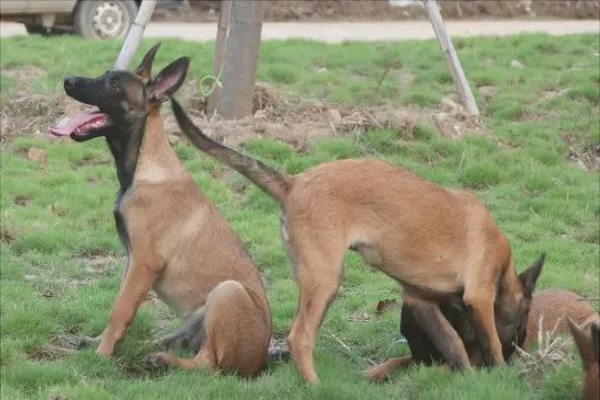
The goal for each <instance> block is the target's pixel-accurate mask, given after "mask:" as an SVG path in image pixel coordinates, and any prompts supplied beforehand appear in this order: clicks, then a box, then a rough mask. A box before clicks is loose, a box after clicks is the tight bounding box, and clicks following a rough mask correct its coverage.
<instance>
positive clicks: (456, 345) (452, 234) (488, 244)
mask: <svg viewBox="0 0 600 400" xmlns="http://www.w3.org/2000/svg"><path fill="white" fill-rule="evenodd" d="M173 110H174V112H175V116H176V118H177V122H178V123H179V126H180V127H181V129H182V131H183V132H184V133H185V134H186V135H187V136H188V137H189V138H190V140H191V141H192V143H193V144H194V145H195V146H197V147H198V148H200V149H201V150H203V151H205V152H207V153H208V154H210V155H211V156H213V157H215V158H217V159H219V160H221V161H222V162H224V163H225V164H227V165H229V166H231V167H233V168H235V169H236V170H237V171H239V172H241V173H242V174H244V175H245V176H246V177H248V178H249V179H250V180H251V181H253V182H254V183H255V184H257V185H258V186H259V187H261V188H262V189H263V190H265V191H266V192H267V193H268V194H270V195H271V196H273V197H274V198H275V199H277V200H278V201H279V202H280V203H281V208H282V210H283V213H284V215H283V218H282V236H283V240H284V241H285V243H286V245H287V248H288V250H289V253H290V256H291V258H292V260H293V262H294V264H295V272H296V280H297V282H298V285H299V289H300V298H299V304H298V310H297V313H296V317H295V321H294V324H293V327H292V330H291V332H290V334H289V336H288V344H289V347H290V352H291V354H292V357H293V359H294V361H295V363H296V366H297V368H298V371H299V373H300V375H301V376H302V377H303V378H304V379H306V381H308V382H309V383H317V382H318V380H319V379H318V376H317V373H316V371H315V369H314V361H313V349H314V344H315V340H316V335H317V331H318V329H319V326H320V324H321V321H322V320H323V317H324V315H325V312H326V310H327V307H328V306H329V304H330V303H331V301H332V300H333V299H334V297H335V295H336V293H337V290H338V287H339V283H340V279H341V275H342V261H343V257H344V253H345V251H346V250H347V249H352V250H355V251H358V252H359V253H360V254H361V255H362V257H363V258H364V259H365V261H366V262H368V263H369V264H371V265H373V266H374V267H376V268H379V269H380V270H382V271H383V272H385V273H386V274H387V275H389V276H391V277H392V278H394V279H396V280H397V281H399V282H400V283H402V285H403V287H404V303H405V304H408V305H410V306H411V307H412V308H413V313H414V315H415V317H416V318H417V320H418V321H419V324H420V325H421V326H422V327H423V328H424V329H425V330H426V332H427V333H428V336H429V337H431V338H432V339H433V341H434V343H437V344H440V345H443V348H440V349H439V350H440V352H441V353H442V354H443V355H444V358H445V360H446V361H447V362H448V363H449V365H451V366H453V367H456V368H460V369H463V368H468V367H469V366H470V363H469V358H468V355H467V352H466V350H465V347H464V345H463V343H462V341H461V340H460V337H459V335H458V334H457V333H456V331H455V330H454V329H453V328H452V326H451V325H450V324H449V323H448V321H447V320H446V319H445V318H444V317H443V315H442V313H441V311H440V309H439V307H438V305H437V302H436V299H438V298H440V297H446V296H449V295H457V294H458V295H460V296H461V297H462V298H463V300H464V302H465V304H466V305H467V307H468V310H469V312H468V316H469V318H470V320H471V323H472V325H473V329H474V330H475V332H476V334H477V335H476V336H477V338H478V340H479V341H480V343H481V346H482V349H483V354H484V358H485V361H486V363H488V364H503V363H504V357H503V355H502V344H501V343H500V340H499V338H498V334H497V333H496V323H495V315H494V302H495V301H496V302H498V304H499V309H500V310H502V313H503V315H502V319H503V320H504V321H507V324H510V325H511V326H510V328H511V330H512V331H513V332H514V333H515V334H517V332H518V331H519V330H521V329H522V328H521V327H522V326H523V325H524V324H525V322H526V318H527V313H528V311H529V301H530V298H528V290H527V288H528V286H529V285H530V282H535V280H536V279H537V277H538V275H539V273H540V271H541V264H540V265H537V266H534V267H533V268H532V269H530V270H529V271H526V272H525V273H523V274H522V275H521V276H518V275H517V273H516V270H515V267H514V264H513V260H512V254H511V249H510V246H509V244H508V241H507V240H506V238H505V237H504V236H503V235H502V233H501V232H500V230H499V229H498V227H497V226H496V224H495V223H494V220H493V219H492V216H491V214H490V213H489V211H488V210H487V209H486V208H485V206H484V205H483V204H482V203H481V202H480V201H479V200H477V198H476V197H475V196H473V195H472V194H470V193H468V192H464V191H453V190H447V189H444V188H442V187H440V186H438V185H435V184H433V183H430V182H427V181H425V180H423V179H421V178H420V177H418V176H417V175H415V174H413V173H411V172H409V171H406V170H402V169H398V168H396V167H393V166H391V165H389V164H387V163H384V162H381V161H375V160H343V161H335V162H328V163H324V164H321V165H318V166H316V167H314V168H311V169H309V170H308V171H305V172H303V173H301V174H298V175H295V176H288V175H284V174H281V173H279V172H277V171H274V170H273V169H271V168H269V167H267V166H266V165H264V164H263V163H261V162H259V161H258V160H254V159H252V158H249V157H246V156H244V155H242V154H240V153H238V152H236V151H234V150H232V149H229V148H227V147H225V146H223V145H221V144H219V143H217V142H215V141H213V140H211V139H210V138H208V137H207V136H205V135H204V134H203V133H202V132H201V131H200V130H199V129H198V128H197V127H195V126H194V124H193V123H192V122H191V121H190V120H189V118H188V117H187V115H186V114H185V112H184V111H183V109H182V108H181V106H179V104H177V103H176V102H173Z"/></svg>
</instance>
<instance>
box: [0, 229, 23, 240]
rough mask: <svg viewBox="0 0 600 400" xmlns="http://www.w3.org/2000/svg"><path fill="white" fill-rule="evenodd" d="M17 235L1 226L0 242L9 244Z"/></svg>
mask: <svg viewBox="0 0 600 400" xmlns="http://www.w3.org/2000/svg"><path fill="white" fill-rule="evenodd" d="M18 233H19V232H18V231H17V230H16V229H14V228H6V227H4V226H3V227H1V228H0V241H2V242H4V243H6V244H11V243H12V242H13V240H15V238H16V237H17V234H18Z"/></svg>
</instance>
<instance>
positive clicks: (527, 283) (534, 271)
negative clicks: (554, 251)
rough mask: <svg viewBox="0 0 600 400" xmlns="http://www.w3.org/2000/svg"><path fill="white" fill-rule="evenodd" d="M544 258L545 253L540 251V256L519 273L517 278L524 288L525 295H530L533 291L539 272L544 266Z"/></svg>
mask: <svg viewBox="0 0 600 400" xmlns="http://www.w3.org/2000/svg"><path fill="white" fill-rule="evenodd" d="M545 260H546V253H542V255H541V256H540V258H538V260H537V261H536V262H534V263H533V265H531V267H529V268H527V269H526V270H525V271H523V272H521V273H520V274H519V280H520V281H521V283H522V284H523V288H524V290H525V294H526V295H527V296H531V294H532V293H533V289H534V288H535V283H536V282H537V280H538V278H539V277H540V274H541V273H542V267H543V266H544V261H545Z"/></svg>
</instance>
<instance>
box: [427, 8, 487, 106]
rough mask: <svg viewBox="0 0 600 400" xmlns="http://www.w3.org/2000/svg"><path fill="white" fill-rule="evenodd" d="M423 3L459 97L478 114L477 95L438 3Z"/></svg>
mask: <svg viewBox="0 0 600 400" xmlns="http://www.w3.org/2000/svg"><path fill="white" fill-rule="evenodd" d="M423 3H424V5H425V10H426V11H427V15H428V16H429V21H431V25H432V26H433V30H434V32H435V36H436V37H437V40H438V43H439V44H440V47H441V49H442V52H443V53H444V56H445V57H446V62H447V63H448V68H450V72H451V73H452V79H453V80H454V85H455V86H456V90H458V97H459V98H460V101H461V103H462V104H463V106H464V107H465V109H466V110H467V112H468V113H469V114H471V115H473V116H478V115H479V109H478V108H477V103H475V97H473V92H471V88H470V87H469V82H467V78H466V77H465V73H464V71H463V69H462V66H461V65H460V60H459V59H458V55H457V54H456V50H455V49H454V45H453V44H452V40H450V36H448V33H447V32H446V28H445V27H444V21H443V20H442V15H441V14H440V10H439V8H438V6H437V3H436V2H435V0H423Z"/></svg>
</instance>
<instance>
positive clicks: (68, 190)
mask: <svg viewBox="0 0 600 400" xmlns="http://www.w3.org/2000/svg"><path fill="white" fill-rule="evenodd" d="M151 44H152V43H150V42H144V44H143V49H142V50H141V51H140V52H139V54H142V53H143V50H145V49H146V48H148V47H149V46H150V45H151ZM456 44H457V47H458V48H459V51H460V57H461V60H462V62H463V65H464V68H465V70H466V73H467V76H468V77H469V79H470V81H471V84H472V85H473V87H474V88H475V94H476V97H477V100H478V103H479V106H480V108H481V110H482V113H483V115H484V118H485V122H486V124H487V126H488V127H489V128H490V130H491V131H493V132H494V133H495V136H494V135H489V136H470V137H466V138H464V139H462V140H455V141H452V140H446V139H443V138H440V137H439V136H438V135H437V134H436V133H435V132H434V130H432V128H430V127H427V126H417V127H416V128H415V130H414V132H413V136H414V140H411V141H405V140H400V138H398V137H397V136H396V134H395V133H394V132H391V131H387V130H376V131H371V132H367V133H364V134H362V135H360V136H357V137H356V138H348V137H346V138H341V137H332V138H327V139H321V140H318V141H315V142H314V143H313V144H312V146H311V147H310V149H309V150H308V151H306V152H302V153H300V152H296V151H295V150H294V149H292V148H290V147H289V146H287V145H285V144H282V143H279V142H276V141H272V140H266V139H264V140H255V141H252V142H248V143H246V144H245V150H246V151H247V152H248V153H250V154H253V155H255V156H257V157H260V158H261V159H263V160H265V161H266V162H268V163H269V164H270V165H273V166H274V167H276V168H279V169H281V170H285V171H288V172H299V171H302V170H304V169H306V168H309V167H310V166H312V165H315V164H317V163H319V162H322V161H326V160H331V159H341V158H348V157H376V158H381V159H384V160H387V161H389V162H391V163H393V164H395V165H398V166H403V167H406V168H410V169H412V170H414V171H415V172H416V173H418V174H420V175H422V176H424V177H426V178H427V179H430V180H432V181H434V182H438V183H440V184H443V185H446V186H449V187H454V188H460V187H464V188H467V189H470V190H473V191H475V192H476V193H477V194H478V196H479V197H480V198H481V199H482V200H483V201H484V202H485V203H486V204H487V206H488V207H489V208H490V210H491V211H492V213H493V214H494V216H495V218H496V219H497V221H498V223H499V225H500V226H501V228H502V230H503V231H504V233H505V234H506V235H507V236H508V238H509V239H510V241H511V244H512V247H513V251H514V256H515V259H516V262H517V265H518V268H519V269H523V268H525V266H526V265H527V264H529V263H530V262H532V261H533V260H534V259H535V258H536V256H537V255H538V254H539V253H540V252H542V251H546V252H547V253H548V261H547V265H546V267H545V270H544V273H543V274H542V276H541V278H540V282H539V286H540V287H542V288H544V287H550V286H561V287H565V288H567V289H570V290H574V291H576V292H578V293H580V294H582V295H585V296H589V297H595V298H597V297H598V296H599V293H598V287H599V264H598V259H599V247H598V244H599V243H598V240H599V230H598V218H599V216H600V215H599V214H600V209H599V200H600V196H599V185H598V174H597V173H588V172H585V171H582V170H580V169H579V168H578V167H576V166H575V165H574V164H572V163H571V162H569V161H567V159H566V146H565V144H564V142H563V140H562V139H561V137H562V136H563V135H565V134H571V135H573V136H574V145H575V146H576V147H577V148H578V149H580V150H585V149H588V148H591V147H593V146H595V145H598V143H599V142H600V138H599V137H598V120H599V118H600V113H599V109H598V107H599V104H600V102H599V96H598V93H599V83H600V76H599V71H598V68H597V66H598V58H597V56H595V55H594V53H595V52H597V48H598V37H597V36H594V35H577V36H565V37H560V38H556V37H548V36H543V35H526V36H513V37H507V38H502V39H492V38H487V39H483V38H474V39H458V40H457V43H456ZM119 47H120V44H119V43H110V42H83V41H81V40H80V39H78V38H75V37H60V38H49V39H48V38H40V37H21V38H12V39H3V40H2V42H1V44H0V50H1V53H2V57H1V58H0V66H1V72H0V78H1V79H0V88H1V90H2V91H1V94H0V98H1V100H2V101H3V102H7V101H11V100H13V99H14V98H15V96H16V95H17V94H18V93H19V91H20V90H23V88H25V89H27V90H30V91H36V92H40V93H43V94H52V93H54V92H56V91H58V90H61V79H62V78H63V77H64V76H65V75H67V74H81V75H87V76H89V75H95V74H98V73H101V72H103V70H105V69H107V68H108V66H110V65H111V64H112V61H113V60H114V57H115V55H116V54H117V52H118V49H119ZM181 55H191V56H192V60H193V61H192V69H191V73H190V76H191V78H197V79H198V78H200V77H201V76H203V75H205V74H208V73H209V72H210V65H211V55H212V45H211V44H202V43H193V44H192V43H185V42H178V41H169V40H166V41H164V43H163V46H162V48H161V50H160V52H159V53H158V56H157V61H156V65H157V68H156V69H157V70H158V68H159V67H160V66H163V65H166V63H168V62H169V61H171V60H172V59H174V58H176V57H178V56H181ZM512 59H518V60H519V61H520V62H522V63H523V64H524V65H525V66H526V68H525V69H522V70H519V69H514V68H510V61H511V60H512ZM390 65H391V66H392V67H391V68H390V69H389V71H388V73H386V74H384V71H385V69H386V68H387V67H388V66H390ZM31 66H35V67H37V68H39V69H40V71H38V73H36V74H34V75H32V76H29V77H28V76H25V77H23V76H21V77H19V75H18V74H17V72H18V71H21V70H23V68H24V67H27V68H29V69H27V68H25V69H24V70H25V71H27V70H29V71H31V70H32V69H31ZM258 76H259V80H261V81H265V82H267V83H270V84H273V85H276V86H277V87H279V88H281V89H284V90H286V91H292V92H295V93H297V94H298V95H299V96H301V97H303V98H312V99H319V100H324V101H328V102H335V103H344V104H352V105H364V104H376V103H378V102H383V101H385V102H390V103H392V104H395V105H397V106H402V105H409V104H410V105H412V106H417V107H419V106H421V107H424V106H427V107H428V106H432V105H437V104H439V102H440V99H441V98H442V97H443V96H446V95H448V94H449V93H452V92H453V86H452V82H451V79H450V78H449V75H448V73H447V72H446V69H445V64H444V60H443V58H442V55H441V54H440V52H439V49H438V47H437V45H436V44H435V43H434V42H431V41H427V42H402V43H368V44H367V43H345V44H342V45H325V44H317V43H310V42H303V41H289V42H265V43H264V44H263V45H262V48H261V59H260V66H259V71H258ZM407 76H409V77H411V79H406V77H407ZM382 77H383V79H382ZM380 81H381V82H380ZM479 86H494V88H495V91H496V94H495V95H494V96H492V98H491V99H487V100H486V99H485V98H484V96H483V95H481V94H480V93H479V91H478V90H477V87H479ZM549 91H555V92H558V94H556V95H555V96H554V97H548V96H546V95H545V94H546V93H547V92H549ZM23 133H24V135H23V137H21V138H19V139H17V140H16V141H14V142H12V143H10V144H8V145H6V146H5V147H4V148H3V150H2V159H1V171H0V174H1V184H2V191H1V197H0V206H1V218H2V232H1V236H2V246H1V249H0V256H1V259H2V266H1V277H2V279H1V280H0V289H1V296H2V307H1V309H0V317H1V326H0V329H1V339H2V340H1V344H0V355H1V358H0V366H1V372H0V377H1V387H2V397H3V398H7V399H8V398H10V399H50V398H68V399H114V398H131V399H160V398H181V399H188V398H189V399H198V398H211V399H212V398H214V399H231V398H253V399H254V398H257V399H272V398H291V399H300V398H315V399H319V398H322V399H338V398H339V399H364V398H380V399H385V398H390V399H391V398H394V399H398V398H399V399H438V398H447V399H461V400H462V399H482V398H487V399H511V400H512V399H565V398H574V397H576V396H577V395H578V390H579V386H578V379H579V375H580V374H579V373H580V367H579V364H575V365H565V366H563V367H561V368H560V369H559V370H557V371H556V372H555V373H551V374H548V375H547V376H546V377H544V379H543V381H542V382H541V384H536V385H533V384H531V383H529V382H528V381H527V380H525V379H523V378H521V377H520V376H519V374H518V372H517V371H516V369H515V368H514V367H507V368H503V369H493V370H489V371H478V372H470V373H465V374H454V373H450V372H448V371H447V370H446V369H444V368H439V367H438V368H411V369H409V370H407V371H403V372H398V373H396V374H395V375H394V376H393V379H391V381H390V382H388V383H386V384H383V385H372V384H368V383H365V382H363V381H362V380H361V379H360V377H359V373H358V372H359V371H360V370H361V369H363V368H365V367H366V366H367V362H366V360H367V359H382V358H384V357H386V356H388V355H397V354H403V353H405V352H406V351H407V350H406V348H405V347H403V346H401V345H397V346H391V344H392V343H394V341H396V340H397V339H398V338H399V336H400V335H399V332H398V316H397V313H396V312H388V313H385V314H384V315H383V316H376V315H375V314H374V308H375V305H376V304H377V301H379V300H381V299H386V298H396V299H397V298H399V297H400V294H401V289H400V287H399V286H398V285H397V284H396V283H395V282H393V281H392V280H390V279H389V278H387V277H386V276H384V275H383V274H382V273H380V272H378V271H375V270H373V269H371V268H368V267H365V266H364V264H363V262H362V261H361V260H360V258H359V257H357V256H356V255H353V254H350V255H348V257H347V259H346V263H345V274H344V280H343V282H342V288H341V290H340V294H339V297H338V299H337V301H336V302H334V303H333V305H332V307H331V309H330V311H329V313H328V315H327V317H326V319H325V321H324V324H323V327H322V329H321V333H320V336H319V341H318V343H317V350H316V363H317V369H318V372H319V374H320V376H321V378H322V381H323V382H322V384H321V385H320V386H318V387H314V388H312V387H306V386H305V385H303V384H302V383H301V382H300V380H299V378H298V376H297V374H296V372H295V370H294V367H293V366H292V365H291V364H289V363H281V364H274V365H272V366H270V368H269V369H268V370H267V371H265V372H264V373H263V374H262V375H261V376H260V377H259V378H257V379H255V380H251V381H246V380H243V379H240V378H237V377H232V376H225V377H218V378H215V377H213V376H210V375H209V374H206V373H203V372H200V371H194V372H184V371H177V370H170V371H167V372H161V373H155V372H151V371H148V370H147V369H145V367H144V364H143V359H144V357H145V356H146V355H147V354H148V353H149V352H150V351H152V345H150V344H149V342H150V341H151V340H153V339H156V338H157V337H158V335H159V327H158V320H159V319H162V320H165V319H166V320H168V321H169V322H168V324H169V326H170V327H172V328H174V327H175V326H176V325H177V322H176V321H175V320H174V318H173V314H172V313H171V312H170V311H169V310H167V309H166V308H165V307H162V306H160V307H153V306H151V305H149V304H145V305H144V306H142V308H141V309H140V311H139V312H138V314H137V316H136V318H135V320H134V323H133V324H132V326H131V328H130V331H129V334H128V335H127V337H126V339H125V340H124V342H123V343H122V344H121V345H120V346H119V347H118V349H117V352H116V354H115V356H114V357H112V358H110V359H108V360H101V359H99V358H98V357H96V356H95V354H94V352H93V350H91V349H90V350H82V351H78V352H75V353H73V354H68V355H65V356H63V357H58V358H52V357H50V358H48V357H44V355H47V354H48V351H47V350H48V349H49V344H50V343H51V342H52V341H53V340H55V339H56V338H57V337H61V335H64V334H68V333H71V332H81V333H84V334H87V335H95V334H98V333H100V332H101V331H102V329H103V328H104V326H105V324H106V321H107V316H108V312H109V310H110V307H111V304H112V301H113V300H114V298H115V295H116V292H117V290H118V287H119V282H120V278H121V271H122V268H123V264H124V261H123V260H124V251H123V249H122V248H121V246H120V244H119V241H118V238H117V235H116V231H115V228H114V222H113V219H112V206H113V201H114V195H115V192H116V190H117V182H116V177H115V171H114V167H113V166H112V159H111V157H110V154H109V152H108V149H107V148H106V145H105V144H104V143H103V141H101V140H96V141H93V142H89V143H86V144H85V145H82V144H76V143H72V142H68V141H56V140H52V139H51V138H46V137H39V136H31V135H27V133H28V132H23ZM30 147H37V148H43V149H46V150H47V151H48V164H47V165H44V166H41V165H38V164H36V163H35V162H33V161H29V160H28V159H27V158H26V157H25V156H24V154H25V153H26V149H28V148H30ZM176 152H177V154H178V156H179V157H180V158H181V159H182V160H183V162H184V164H185V165H186V167H187V168H188V169H189V170H190V171H192V173H193V174H194V177H195V179H196V181H197V182H198V184H199V185H200V186H201V187H202V189H203V191H204V192H205V193H206V194H207V196H208V197H209V198H210V199H211V200H212V201H213V202H214V203H215V204H216V205H217V206H218V207H219V209H220V210H221V211H222V212H223V214H224V215H225V216H226V218H227V219H228V220H229V221H230V223H231V225H232V226H233V227H234V229H235V230H236V231H237V232H238V234H239V235H240V236H241V238H242V239H243V241H244V243H245V244H246V245H247V247H248V249H249V251H250V253H251V254H252V257H253V258H254V260H255V261H256V263H257V265H258V266H259V268H260V270H261V272H262V274H263V276H264V278H265V281H266V282H267V291H268V295H269V299H270V301H271V306H272V309H273V322H274V335H275V336H276V337H284V336H285V335H286V334H287V332H288V329H289V327H290V325H291V321H292V318H293V313H294V310H295V307H296V301H297V289H296V286H295V283H294V281H293V278H292V272H291V267H290V263H289V261H288V259H287V256H286V254H285V252H284V250H283V247H282V246H281V244H280V240H279V232H278V229H279V227H278V215H279V211H278V209H277V206H276V204H275V203H274V202H273V201H272V200H271V199H269V198H268V197H267V196H265V195H264V194H263V193H262V192H261V191H260V190H258V189H257V188H255V187H254V186H252V185H250V184H248V183H247V181H245V180H244V179H243V178H242V177H240V176H239V175H237V174H232V173H224V171H226V169H225V168H224V167H223V166H221V165H219V164H218V163H216V162H215V161H213V160H211V159H209V158H207V157H205V156H204V155H202V154H200V153H199V152H198V151H196V150H195V149H193V148H192V147H190V146H189V145H187V144H185V143H184V142H183V141H182V142H180V144H178V145H177V147H176ZM215 176H216V177H220V178H217V179H215ZM90 259H94V260H97V261H98V262H100V263H102V266H103V267H102V268H98V269H94V268H90V265H89V263H90ZM594 306H595V307H596V308H598V303H597V302H596V303H595V304H594ZM364 313H367V314H368V315H369V316H371V317H372V318H371V320H369V321H368V322H353V319H354V318H352V317H353V316H356V315H362V314H364ZM336 337H337V338H339V339H341V340H342V341H343V342H344V343H345V344H346V345H347V346H349V347H350V348H351V350H352V354H349V353H348V352H347V351H346V350H345V349H344V348H343V346H341V344H340V343H339V342H338V340H336V339H335V338H336ZM50 355H51V354H50Z"/></svg>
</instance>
